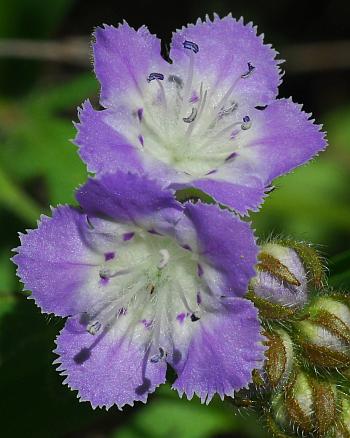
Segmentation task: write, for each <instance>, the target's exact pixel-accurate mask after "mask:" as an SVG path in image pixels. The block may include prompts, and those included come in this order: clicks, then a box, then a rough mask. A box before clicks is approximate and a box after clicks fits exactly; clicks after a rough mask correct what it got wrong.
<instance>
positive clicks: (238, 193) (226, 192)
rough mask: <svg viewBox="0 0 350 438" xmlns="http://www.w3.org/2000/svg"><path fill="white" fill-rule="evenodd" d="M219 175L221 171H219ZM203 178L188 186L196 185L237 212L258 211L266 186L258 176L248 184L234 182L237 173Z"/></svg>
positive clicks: (244, 213)
mask: <svg viewBox="0 0 350 438" xmlns="http://www.w3.org/2000/svg"><path fill="white" fill-rule="evenodd" d="M218 175H219V173H218ZM215 177H216V174H214V175H213V177H212V178H203V179H199V180H195V181H193V182H192V183H190V184H188V186H191V187H196V188H197V189H200V190H202V191H203V192H205V193H207V194H208V195H210V196H211V197H212V198H214V199H215V200H216V201H217V202H218V203H220V204H223V205H227V206H228V207H231V208H233V209H234V210H235V211H236V212H237V213H239V214H242V215H246V214H247V213H248V211H249V210H253V211H256V210H257V207H258V206H259V205H260V204H261V203H262V202H263V199H264V196H265V186H264V185H263V184H262V183H261V182H260V181H259V180H257V179H256V178H253V177H252V178H251V180H250V181H249V183H247V185H245V184H244V182H242V183H239V182H234V181H231V179H233V180H235V179H237V178H236V175H234V174H233V175H232V174H231V175H230V176H228V177H226V178H227V179H219V178H217V177H216V178H215Z"/></svg>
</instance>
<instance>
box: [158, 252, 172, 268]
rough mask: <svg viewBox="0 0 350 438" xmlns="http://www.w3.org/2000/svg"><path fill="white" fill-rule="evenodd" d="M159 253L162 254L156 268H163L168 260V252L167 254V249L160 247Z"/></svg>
mask: <svg viewBox="0 0 350 438" xmlns="http://www.w3.org/2000/svg"><path fill="white" fill-rule="evenodd" d="M159 254H160V255H161V256H162V258H161V259H160V262H159V264H158V268H159V269H163V268H164V267H165V266H166V265H167V264H168V262H169V259H170V254H169V251H168V250H167V249H161V250H160V251H159Z"/></svg>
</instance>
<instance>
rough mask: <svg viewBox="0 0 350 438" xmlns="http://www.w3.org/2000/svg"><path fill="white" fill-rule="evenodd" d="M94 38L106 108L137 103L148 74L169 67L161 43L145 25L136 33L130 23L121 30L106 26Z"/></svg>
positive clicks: (96, 68)
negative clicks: (162, 54) (161, 52)
mask: <svg viewBox="0 0 350 438" xmlns="http://www.w3.org/2000/svg"><path fill="white" fill-rule="evenodd" d="M94 36H95V39H96V42H95V43H94V46H93V47H94V58H95V73H96V76H97V78H98V80H99V81H100V83H101V86H102V91H101V103H102V105H104V106H105V107H106V108H107V107H112V106H114V107H116V106H119V105H122V104H123V103H128V104H130V102H131V101H137V100H138V99H139V98H140V97H141V96H142V88H143V86H145V85H147V77H148V75H149V74H150V73H152V72H154V71H156V72H157V71H162V69H164V68H167V65H168V63H167V62H166V61H164V59H163V58H162V57H161V54H160V40H159V39H158V38H156V37H155V36H154V35H152V34H150V32H149V31H148V29H147V27H145V26H142V27H140V28H139V29H138V30H135V29H133V28H132V27H130V26H129V25H128V24H127V23H126V22H124V23H123V24H120V25H119V26H118V27H117V28H115V27H113V26H107V25H105V26H104V27H103V28H101V27H98V28H97V29H96V31H95V34H94ZM129 106H130V105H129Z"/></svg>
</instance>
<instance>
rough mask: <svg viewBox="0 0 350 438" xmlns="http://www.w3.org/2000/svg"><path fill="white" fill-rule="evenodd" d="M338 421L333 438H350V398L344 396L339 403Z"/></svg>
mask: <svg viewBox="0 0 350 438" xmlns="http://www.w3.org/2000/svg"><path fill="white" fill-rule="evenodd" d="M339 411H340V414H338V417H339V418H338V421H337V424H336V428H335V431H334V434H333V435H332V438H333V437H334V438H349V437H350V398H349V397H348V396H346V395H342V396H341V397H340V401H339Z"/></svg>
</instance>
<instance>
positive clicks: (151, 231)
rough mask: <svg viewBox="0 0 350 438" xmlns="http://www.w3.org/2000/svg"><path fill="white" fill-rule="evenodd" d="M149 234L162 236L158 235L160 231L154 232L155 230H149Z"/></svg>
mask: <svg viewBox="0 0 350 438" xmlns="http://www.w3.org/2000/svg"><path fill="white" fill-rule="evenodd" d="M148 232H149V233H150V234H155V235H156V236H162V234H161V233H158V231H156V230H153V229H150V230H148Z"/></svg>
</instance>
